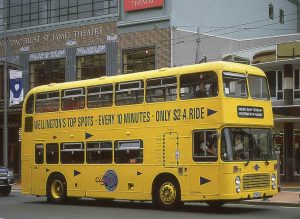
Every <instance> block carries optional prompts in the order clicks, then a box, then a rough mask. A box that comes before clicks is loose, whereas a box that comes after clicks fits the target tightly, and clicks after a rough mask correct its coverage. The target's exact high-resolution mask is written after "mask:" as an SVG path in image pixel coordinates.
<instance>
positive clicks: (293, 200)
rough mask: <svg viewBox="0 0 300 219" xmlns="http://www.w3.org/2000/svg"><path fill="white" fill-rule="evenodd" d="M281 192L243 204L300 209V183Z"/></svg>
mask: <svg viewBox="0 0 300 219" xmlns="http://www.w3.org/2000/svg"><path fill="white" fill-rule="evenodd" d="M281 188H282V189H281V192H279V194H278V195H276V196H274V197H273V198H269V199H266V200H264V199H255V200H247V201H242V202H241V203H243V204H250V205H271V206H286V207H300V183H289V184H283V185H282V186H281ZM12 190H14V191H20V190H21V185H20V183H17V184H16V185H14V186H13V188H12Z"/></svg>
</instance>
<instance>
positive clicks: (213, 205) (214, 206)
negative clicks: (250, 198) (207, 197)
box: [206, 201, 225, 208]
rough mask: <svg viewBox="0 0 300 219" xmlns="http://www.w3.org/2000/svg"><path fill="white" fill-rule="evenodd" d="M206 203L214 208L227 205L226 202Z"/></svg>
mask: <svg viewBox="0 0 300 219" xmlns="http://www.w3.org/2000/svg"><path fill="white" fill-rule="evenodd" d="M206 203H207V204H208V205H209V206H210V207H212V208H219V207H221V206H223V205H224V204H225V201H208V202H206Z"/></svg>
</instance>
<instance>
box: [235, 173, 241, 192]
mask: <svg viewBox="0 0 300 219" xmlns="http://www.w3.org/2000/svg"><path fill="white" fill-rule="evenodd" d="M235 190H236V192H237V193H240V192H241V178H240V177H239V176H236V177H235Z"/></svg>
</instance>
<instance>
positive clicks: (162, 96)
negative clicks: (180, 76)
mask: <svg viewBox="0 0 300 219" xmlns="http://www.w3.org/2000/svg"><path fill="white" fill-rule="evenodd" d="M176 98H177V78H176V77H165V78H155V79H149V80H147V88H146V102H148V103H153V102H164V101H174V100H176Z"/></svg>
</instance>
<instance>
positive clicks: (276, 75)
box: [266, 71, 283, 100]
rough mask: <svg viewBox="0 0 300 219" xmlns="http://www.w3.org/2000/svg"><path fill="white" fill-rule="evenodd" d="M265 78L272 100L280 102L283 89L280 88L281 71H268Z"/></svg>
mask: <svg viewBox="0 0 300 219" xmlns="http://www.w3.org/2000/svg"><path fill="white" fill-rule="evenodd" d="M266 76H267V79H268V83H269V89H270V94H271V98H272V99H276V100H282V99H283V88H282V79H283V74H282V71H268V72H266Z"/></svg>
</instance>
